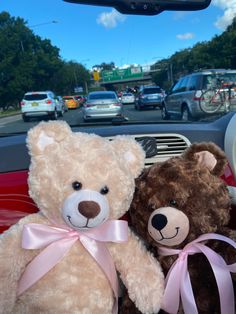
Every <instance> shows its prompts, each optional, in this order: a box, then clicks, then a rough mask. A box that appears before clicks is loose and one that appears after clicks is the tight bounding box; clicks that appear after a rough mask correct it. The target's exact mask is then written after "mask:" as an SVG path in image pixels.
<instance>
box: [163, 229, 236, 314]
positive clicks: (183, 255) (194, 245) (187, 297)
mask: <svg viewBox="0 0 236 314" xmlns="http://www.w3.org/2000/svg"><path fill="white" fill-rule="evenodd" d="M207 240H220V241H224V242H227V243H228V244H230V245H231V246H233V247H234V248H236V243H235V242H234V241H233V240H231V239H229V238H227V237H225V236H222V235H219V234H215V233H208V234H204V235H202V236H200V237H199V238H197V239H196V240H194V241H192V242H190V243H188V244H187V245H186V246H185V247H184V248H183V249H182V250H175V249H169V248H166V247H161V248H159V250H158V252H159V254H160V255H162V256H168V255H175V254H179V257H178V259H177V260H176V261H175V263H174V264H173V265H172V267H171V268H170V270H169V272H168V274H167V277H166V287H165V292H164V297H163V302H162V309H163V310H165V311H166V312H168V313H172V314H175V313H177V312H178V308H179V301H180V297H181V300H182V304H183V309H184V312H185V313H187V314H189V313H191V314H197V313H198V310H197V306H196V303H195V299H194V295H193V290H192V286H191V282H190V276H189V272H188V269H187V262H188V255H193V254H195V253H203V254H204V255H205V256H206V257H207V259H208V261H209V263H210V265H211V267H212V270H213V273H214V276H215V279H216V282H217V286H218V290H219V296H220V307H221V313H227V314H234V313H235V308H234V290H233V284H232V278H231V275H230V272H236V263H234V264H231V265H227V264H226V263H225V261H224V259H223V258H222V257H221V256H220V255H219V254H217V253H216V252H214V251H213V250H212V249H210V248H209V247H207V246H206V245H204V244H203V243H201V242H202V241H207Z"/></svg>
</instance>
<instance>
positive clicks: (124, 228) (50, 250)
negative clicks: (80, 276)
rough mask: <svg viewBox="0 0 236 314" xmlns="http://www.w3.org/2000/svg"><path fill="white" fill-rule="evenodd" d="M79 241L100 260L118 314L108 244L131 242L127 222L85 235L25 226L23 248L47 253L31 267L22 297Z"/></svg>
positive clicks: (23, 279) (112, 222)
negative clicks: (112, 293)
mask: <svg viewBox="0 0 236 314" xmlns="http://www.w3.org/2000/svg"><path fill="white" fill-rule="evenodd" d="M78 240H79V241H80V242H81V244H82V245H83V246H84V247H85V249H86V250H87V251H88V252H89V253H90V254H91V255H92V257H93V258H94V259H95V260H96V262H97V263H98V264H99V266H100V267H101V268H102V270H103V271H104V273H105V275H106V276H107V278H108V280H109V281H110V284H111V287H112V289H113V292H114V296H115V299H116V302H115V305H114V309H113V312H117V308H118V303H117V301H118V280H117V274H116V269H115V266H114V263H113V260H112V257H111V255H110V253H109V250H108V249H107V247H106V244H105V243H104V242H126V241H127V240H128V223H127V221H124V220H110V221H106V222H104V223H103V224H102V225H100V226H99V227H96V228H92V229H89V230H85V231H75V230H73V229H66V228H62V227H54V226H48V225H42V224H35V223H31V224H26V225H24V228H23V234H22V247H23V248H24V249H30V250H35V249H41V248H44V250H43V251H42V252H41V253H40V254H39V255H38V256H36V257H35V258H34V259H33V260H32V261H31V262H30V263H29V264H28V265H27V267H26V269H25V272H24V273H23V275H22V277H21V278H20V281H19V284H18V291H17V294H18V296H19V295H20V294H22V293H23V292H24V291H25V290H27V289H28V288H29V287H31V286H32V285H33V284H34V283H36V282H37V281H38V280H39V279H40V278H42V277H43V276H44V275H45V274H46V273H47V272H48V271H49V270H50V269H52V268H53V267H54V266H55V265H56V264H57V263H58V262H59V261H60V260H61V259H62V258H63V257H64V256H65V255H66V253H67V252H68V251H69V249H70V248H71V247H72V245H73V244H74V243H75V242H76V241H78Z"/></svg>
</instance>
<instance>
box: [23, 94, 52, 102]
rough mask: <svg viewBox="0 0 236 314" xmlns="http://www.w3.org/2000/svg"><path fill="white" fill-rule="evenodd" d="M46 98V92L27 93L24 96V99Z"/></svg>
mask: <svg viewBox="0 0 236 314" xmlns="http://www.w3.org/2000/svg"><path fill="white" fill-rule="evenodd" d="M46 98H48V95H47V94H28V95H25V96H24V100H28V101H29V100H43V99H46Z"/></svg>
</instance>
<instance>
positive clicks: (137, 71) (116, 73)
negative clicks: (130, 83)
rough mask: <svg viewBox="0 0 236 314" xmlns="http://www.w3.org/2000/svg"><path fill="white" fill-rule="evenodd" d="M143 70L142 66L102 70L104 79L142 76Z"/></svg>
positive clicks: (105, 80) (124, 78) (110, 80)
mask: <svg viewBox="0 0 236 314" xmlns="http://www.w3.org/2000/svg"><path fill="white" fill-rule="evenodd" d="M142 77H143V70H142V67H130V68H126V69H114V70H111V71H102V81H103V82H104V83H105V82H112V81H122V80H128V79H132V78H142Z"/></svg>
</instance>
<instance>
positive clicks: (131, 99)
mask: <svg viewBox="0 0 236 314" xmlns="http://www.w3.org/2000/svg"><path fill="white" fill-rule="evenodd" d="M121 102H122V104H133V103H135V96H134V94H132V93H123V94H122V96H121Z"/></svg>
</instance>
